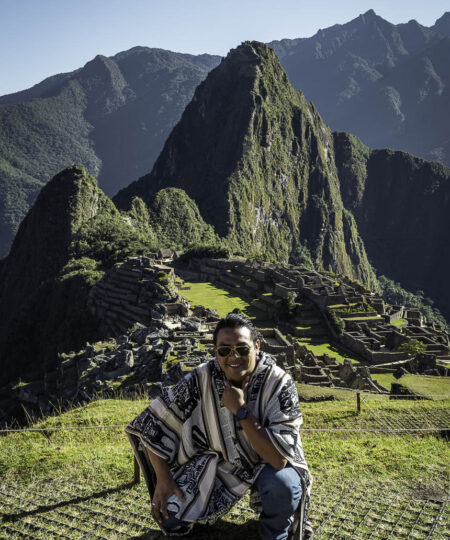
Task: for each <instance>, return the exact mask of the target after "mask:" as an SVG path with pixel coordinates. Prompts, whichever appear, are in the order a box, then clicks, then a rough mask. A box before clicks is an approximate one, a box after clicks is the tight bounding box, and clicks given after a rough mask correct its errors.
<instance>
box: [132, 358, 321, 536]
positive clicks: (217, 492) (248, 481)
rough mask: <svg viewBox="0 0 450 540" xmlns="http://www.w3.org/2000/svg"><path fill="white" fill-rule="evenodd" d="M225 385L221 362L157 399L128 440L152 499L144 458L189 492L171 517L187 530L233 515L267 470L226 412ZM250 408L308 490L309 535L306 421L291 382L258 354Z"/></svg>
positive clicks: (171, 506)
mask: <svg viewBox="0 0 450 540" xmlns="http://www.w3.org/2000/svg"><path fill="white" fill-rule="evenodd" d="M224 387H225V378H224V374H223V371H222V370H221V369H220V366H219V363H218V362H217V360H216V359H212V360H210V361H209V362H207V363H205V364H202V365H200V366H199V367H198V368H196V369H195V370H193V371H191V372H190V373H189V374H188V375H186V377H185V378H184V379H182V380H181V381H180V382H179V383H178V384H177V385H175V386H174V387H172V388H169V389H167V390H166V391H165V392H164V393H163V394H162V395H161V396H160V397H159V398H157V399H155V400H154V401H153V402H152V403H151V404H150V405H149V406H148V407H147V409H145V410H144V411H143V412H142V413H141V414H140V415H139V416H137V417H136V418H135V419H134V420H133V421H132V422H131V424H130V425H129V426H128V427H127V428H126V430H125V431H126V433H127V435H128V437H129V439H130V442H131V445H132V447H133V451H134V453H135V456H136V458H137V460H138V462H139V465H140V467H141V469H142V471H143V474H144V477H145V480H146V482H147V486H148V488H149V492H150V497H152V496H153V492H154V487H155V483H156V478H155V476H154V471H153V469H152V466H151V463H150V461H149V458H148V454H147V452H146V448H150V449H151V451H152V452H154V453H155V454H157V455H159V456H160V457H162V458H164V459H166V460H167V462H168V465H169V468H170V469H171V471H172V473H173V477H174V479H175V481H176V483H177V484H178V486H179V487H180V489H181V490H182V491H183V493H184V495H185V500H184V501H183V502H181V501H180V500H179V499H178V497H176V496H175V495H172V496H171V497H170V498H169V501H168V506H167V508H168V510H169V511H171V512H175V513H176V517H177V518H179V519H181V520H183V521H185V522H211V521H214V520H215V519H216V518H218V517H219V516H221V515H223V514H224V513H225V512H227V511H228V510H229V509H230V508H231V507H232V506H233V505H234V504H235V503H236V502H237V501H238V500H239V499H240V498H241V497H242V496H243V495H244V494H245V492H246V491H247V490H248V489H249V488H250V487H251V486H252V485H253V484H254V483H255V481H256V479H257V477H258V475H259V473H260V472H261V470H262V469H263V467H264V463H263V461H262V459H261V457H260V456H259V455H258V454H257V453H256V452H255V451H254V450H253V448H252V447H251V445H250V443H249V441H248V439H247V436H246V435H245V432H244V430H243V429H242V427H241V426H240V424H239V422H238V421H237V419H236V418H235V417H234V415H233V414H232V413H231V412H230V411H229V410H228V409H227V408H225V407H224V406H223V405H222V404H221V401H220V400H221V397H222V394H223V391H224ZM247 406H248V407H249V408H250V410H251V412H252V413H253V415H254V416H255V417H256V419H257V420H258V421H259V422H260V424H261V425H262V426H263V427H264V428H265V429H266V431H267V433H268V435H269V437H270V439H271V441H272V443H273V444H274V445H275V447H276V448H277V450H278V451H279V452H280V454H281V455H282V456H283V457H284V458H286V459H287V460H288V462H289V463H290V464H291V466H292V467H294V469H295V470H296V471H297V472H298V473H299V476H300V478H301V482H302V486H303V496H302V500H301V503H300V511H299V515H300V527H301V528H300V531H302V536H303V535H305V536H306V533H305V529H308V530H309V526H308V527H306V510H307V508H308V503H309V491H310V485H311V480H312V479H311V476H310V475H309V472H308V468H307V465H306V461H305V458H304V455H303V450H302V445H301V440H300V435H299V427H300V424H301V423H302V415H301V412H300V408H299V404H298V394H297V390H296V387H295V384H294V381H293V380H292V378H291V376H290V375H288V374H287V373H286V372H284V371H283V370H282V369H281V368H280V367H278V366H277V365H276V363H275V361H274V360H273V358H271V357H270V356H268V355H267V354H265V353H263V352H259V354H258V358H257V364H256V367H255V370H254V372H253V373H252V376H251V379H250V381H249V384H248V387H247Z"/></svg>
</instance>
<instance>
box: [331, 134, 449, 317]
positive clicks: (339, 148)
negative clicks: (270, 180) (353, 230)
mask: <svg viewBox="0 0 450 540" xmlns="http://www.w3.org/2000/svg"><path fill="white" fill-rule="evenodd" d="M335 148H336V162H337V165H338V171H339V178H340V180H341V192H342V195H343V201H344V204H345V206H346V207H347V208H349V209H351V210H352V211H353V213H354V215H355V218H356V221H357V224H358V230H359V231H360V233H361V236H362V238H363V239H364V243H365V246H366V249H367V253H368V255H369V258H370V260H371V262H372V263H373V265H374V266H375V267H376V269H377V270H378V271H379V272H380V274H384V275H386V276H388V277H389V278H390V279H394V280H396V281H400V283H402V285H403V286H404V287H405V288H407V289H409V290H412V291H417V290H421V291H424V293H425V296H428V297H431V298H432V299H434V300H435V304H436V307H439V309H441V311H442V312H443V313H444V315H445V316H447V317H448V316H449V314H450V295H449V288H448V284H447V281H448V269H449V267H450V253H449V250H448V249H447V246H448V231H449V230H450V213H449V211H448V209H449V207H450V169H448V168H447V167H445V166H443V165H441V164H439V163H434V162H428V161H424V160H422V159H420V158H416V157H414V156H411V155H410V154H407V153H405V152H394V151H392V150H373V151H371V150H370V149H369V148H368V147H366V146H365V145H363V144H362V143H361V141H359V140H358V139H357V138H356V137H354V136H352V135H349V134H347V133H336V134H335Z"/></svg>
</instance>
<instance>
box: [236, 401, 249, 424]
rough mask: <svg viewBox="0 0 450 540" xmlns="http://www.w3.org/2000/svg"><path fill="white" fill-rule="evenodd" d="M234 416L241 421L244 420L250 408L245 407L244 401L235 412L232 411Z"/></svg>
mask: <svg viewBox="0 0 450 540" xmlns="http://www.w3.org/2000/svg"><path fill="white" fill-rule="evenodd" d="M234 414H235V416H236V418H237V419H238V420H239V421H241V420H245V419H246V418H247V417H248V415H249V414H250V409H249V408H248V407H247V405H246V404H245V403H244V404H243V405H241V406H240V407H239V408H238V409H237V410H236V412H235V413H234Z"/></svg>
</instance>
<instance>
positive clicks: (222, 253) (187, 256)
mask: <svg viewBox="0 0 450 540" xmlns="http://www.w3.org/2000/svg"><path fill="white" fill-rule="evenodd" d="M230 255H231V254H230V249H229V248H228V247H226V246H225V245H223V244H222V243H221V242H219V243H218V244H217V245H197V246H194V247H191V248H189V249H187V250H186V251H185V252H184V253H183V254H182V255H181V256H180V257H179V259H178V261H179V262H180V263H182V264H185V263H187V262H188V261H190V260H191V259H203V258H206V259H228V258H229V257H230Z"/></svg>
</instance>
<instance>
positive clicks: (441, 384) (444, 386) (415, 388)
mask: <svg viewBox="0 0 450 540" xmlns="http://www.w3.org/2000/svg"><path fill="white" fill-rule="evenodd" d="M397 382H399V383H400V384H401V385H402V386H405V387H406V388H408V390H411V392H414V393H416V394H421V395H423V396H427V397H429V398H431V399H444V398H446V399H448V398H450V378H449V377H436V376H431V375H403V377H400V379H398V381H397Z"/></svg>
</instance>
